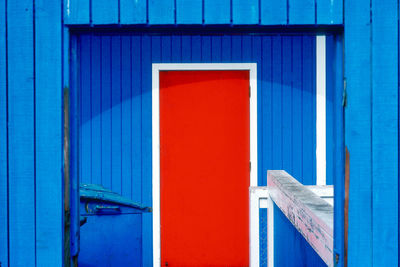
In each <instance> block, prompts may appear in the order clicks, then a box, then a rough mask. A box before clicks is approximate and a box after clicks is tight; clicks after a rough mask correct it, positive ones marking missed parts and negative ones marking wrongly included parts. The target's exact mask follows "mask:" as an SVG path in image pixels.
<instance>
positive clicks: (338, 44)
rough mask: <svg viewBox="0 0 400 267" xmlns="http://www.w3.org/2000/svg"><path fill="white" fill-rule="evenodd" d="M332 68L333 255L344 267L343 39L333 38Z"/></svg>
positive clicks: (340, 265)
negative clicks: (333, 146) (333, 159)
mask: <svg viewBox="0 0 400 267" xmlns="http://www.w3.org/2000/svg"><path fill="white" fill-rule="evenodd" d="M334 42H335V44H334V50H335V52H334V66H333V69H334V70H335V73H334V75H335V81H334V85H335V89H334V101H333V102H334V110H335V112H334V116H333V120H334V127H335V129H334V140H335V148H334V151H333V154H334V158H335V167H334V168H333V170H334V174H333V184H334V187H335V196H334V205H333V206H334V214H335V221H334V229H333V232H334V235H335V239H334V241H333V242H334V244H333V245H334V253H337V254H338V255H339V262H338V264H337V266H338V267H343V266H344V256H343V255H344V224H343V222H344V123H343V106H342V99H343V37H342V36H341V35H337V36H335V41H334Z"/></svg>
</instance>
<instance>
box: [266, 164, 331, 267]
mask: <svg viewBox="0 0 400 267" xmlns="http://www.w3.org/2000/svg"><path fill="white" fill-rule="evenodd" d="M268 188H269V192H270V196H271V198H272V200H273V201H274V203H275V204H276V205H277V206H278V207H279V209H280V210H281V211H282V212H283V213H284V214H285V216H286V217H287V218H288V219H289V220H290V222H291V223H292V224H293V225H294V226H295V227H296V229H297V230H298V231H299V232H300V233H301V234H302V235H303V236H304V238H305V239H306V240H307V242H308V243H309V244H310V245H311V246H312V247H313V248H314V250H315V251H316V252H317V253H318V255H319V256H320V257H321V258H322V259H323V260H324V262H325V263H326V264H327V265H328V266H333V206H331V205H329V204H328V203H327V202H325V201H324V200H322V199H321V198H320V197H318V196H317V195H316V194H314V193H313V192H311V191H310V190H309V189H307V188H306V187H305V186H303V185H302V184H300V183H299V182H298V181H297V180H296V179H294V178H293V177H292V176H290V175H289V174H288V173H287V172H285V171H268Z"/></svg>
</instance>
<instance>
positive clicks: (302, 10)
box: [288, 0, 315, 25]
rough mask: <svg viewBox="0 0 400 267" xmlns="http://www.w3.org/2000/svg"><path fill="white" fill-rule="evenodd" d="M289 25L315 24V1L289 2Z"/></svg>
mask: <svg viewBox="0 0 400 267" xmlns="http://www.w3.org/2000/svg"><path fill="white" fill-rule="evenodd" d="M288 17H289V24H291V25H295V24H315V0H289V11H288Z"/></svg>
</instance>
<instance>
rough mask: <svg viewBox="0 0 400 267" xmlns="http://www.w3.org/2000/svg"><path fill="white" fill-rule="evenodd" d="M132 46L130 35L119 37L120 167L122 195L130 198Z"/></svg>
mask: <svg viewBox="0 0 400 267" xmlns="http://www.w3.org/2000/svg"><path fill="white" fill-rule="evenodd" d="M131 51H132V46H131V36H129V35H128V36H126V35H124V36H122V37H121V59H122V62H121V99H122V100H121V101H122V103H121V122H122V123H121V143H122V147H121V149H122V150H121V161H122V162H121V169H122V183H121V187H122V195H123V196H125V197H127V198H131V193H132V192H131V189H132V147H131V143H132V61H131V60H132V55H131Z"/></svg>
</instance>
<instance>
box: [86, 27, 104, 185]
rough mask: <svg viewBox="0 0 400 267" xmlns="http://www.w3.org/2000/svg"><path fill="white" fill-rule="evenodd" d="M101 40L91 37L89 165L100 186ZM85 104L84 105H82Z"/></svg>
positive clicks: (95, 181)
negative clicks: (90, 154) (90, 143)
mask: <svg viewBox="0 0 400 267" xmlns="http://www.w3.org/2000/svg"><path fill="white" fill-rule="evenodd" d="M100 45H101V39H100V37H99V36H98V35H93V36H92V45H91V50H92V57H91V63H90V64H91V66H92V69H91V84H92V93H91V100H92V103H91V104H92V108H91V114H92V116H91V117H92V119H91V123H92V125H91V127H92V130H91V142H92V145H91V149H92V150H91V151H92V152H91V153H92V156H91V165H92V181H91V182H92V183H93V184H101V89H102V86H101V54H100V53H101V48H100ZM83 104H85V103H83Z"/></svg>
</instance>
